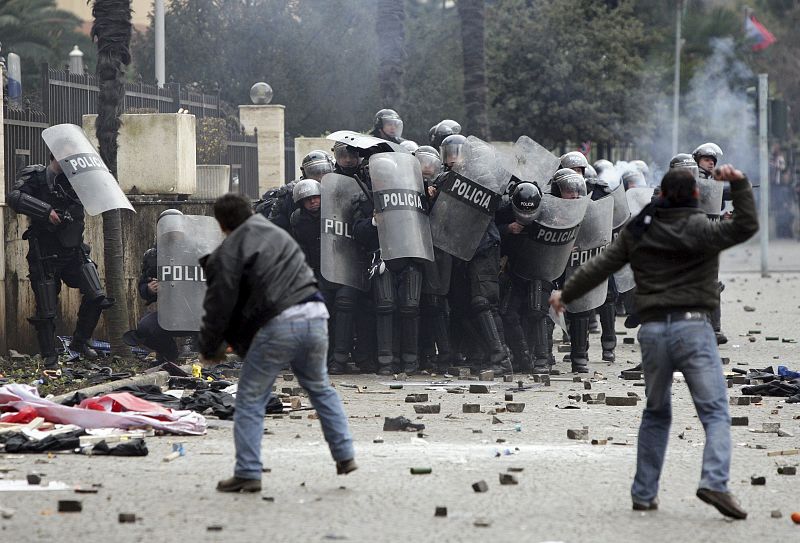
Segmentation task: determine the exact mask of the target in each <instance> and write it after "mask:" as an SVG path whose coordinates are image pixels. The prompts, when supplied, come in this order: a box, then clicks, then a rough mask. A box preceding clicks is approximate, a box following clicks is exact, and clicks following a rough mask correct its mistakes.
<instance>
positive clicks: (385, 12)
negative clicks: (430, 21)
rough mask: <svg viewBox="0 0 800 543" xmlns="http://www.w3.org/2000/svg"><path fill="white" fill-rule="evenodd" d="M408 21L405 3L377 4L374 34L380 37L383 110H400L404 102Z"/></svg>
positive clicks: (390, 0)
mask: <svg viewBox="0 0 800 543" xmlns="http://www.w3.org/2000/svg"><path fill="white" fill-rule="evenodd" d="M405 19H406V10H405V3H404V0H378V17H377V20H376V22H375V32H376V33H377V35H378V53H379V59H378V63H379V64H378V81H379V83H380V95H381V107H388V108H393V109H398V108H399V107H400V106H399V104H400V101H401V100H402V98H403V73H404V71H405V62H406V50H405V40H406V30H405Z"/></svg>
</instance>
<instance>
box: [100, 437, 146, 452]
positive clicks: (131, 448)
mask: <svg viewBox="0 0 800 543" xmlns="http://www.w3.org/2000/svg"><path fill="white" fill-rule="evenodd" d="M149 452H150V451H148V450H147V444H145V442H144V439H139V438H136V439H130V440H128V441H121V442H119V443H115V444H114V446H113V447H110V446H109V445H108V443H106V442H105V441H100V442H99V443H97V444H95V446H94V447H92V450H91V454H92V456H147V455H148V453H149Z"/></svg>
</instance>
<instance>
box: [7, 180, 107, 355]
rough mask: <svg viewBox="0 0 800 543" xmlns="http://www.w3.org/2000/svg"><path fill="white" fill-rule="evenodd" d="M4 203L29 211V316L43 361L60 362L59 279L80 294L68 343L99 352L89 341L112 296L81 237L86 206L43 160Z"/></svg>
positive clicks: (89, 352)
mask: <svg viewBox="0 0 800 543" xmlns="http://www.w3.org/2000/svg"><path fill="white" fill-rule="evenodd" d="M8 203H9V205H10V206H11V208H12V209H13V210H14V211H16V212H17V213H20V214H22V215H27V216H28V217H30V227H29V228H28V229H27V230H26V231H25V234H24V235H23V239H26V240H28V247H29V250H28V255H27V260H28V270H29V277H30V280H31V288H32V289H33V294H34V298H35V299H36V314H35V316H34V317H32V318H30V319H28V320H29V321H30V322H31V323H32V324H33V325H34V326H35V327H36V333H37V338H38V341H39V348H40V350H41V354H42V356H43V357H44V358H45V363H46V365H48V366H51V367H53V366H55V365H56V364H57V362H58V358H57V355H56V348H55V316H56V310H57V309H56V308H57V305H58V294H59V292H60V291H61V282H62V281H63V282H64V283H65V284H66V285H67V286H68V287H70V288H78V289H80V291H81V294H82V295H83V298H82V300H81V305H80V308H79V309H78V322H77V324H76V326H75V331H74V333H73V339H72V344H71V345H70V348H71V349H72V350H74V351H77V352H79V353H81V354H83V355H84V356H86V357H87V358H95V357H96V356H97V353H96V352H94V350H92V349H91V348H90V347H89V344H88V342H89V339H90V338H91V336H92V333H93V332H94V329H95V327H96V326H97V322H98V321H99V319H100V313H101V312H102V310H103V309H105V308H107V307H110V306H111V304H112V303H113V300H110V299H109V298H106V295H105V292H104V291H103V290H102V288H101V286H100V278H99V276H98V275H97V266H96V265H95V263H94V262H92V261H91V259H90V258H89V251H90V248H89V246H88V245H86V244H85V243H84V242H83V230H84V210H83V205H82V204H81V202H80V200H79V199H78V197H77V195H76V194H75V191H74V190H73V188H72V185H70V183H69V180H68V179H67V177H66V176H65V175H64V174H63V173H60V174H55V172H53V171H52V170H51V169H50V168H45V167H44V166H41V165H36V166H29V167H27V168H25V169H24V170H22V172H21V176H20V179H19V180H18V181H17V182H16V183H15V184H14V190H12V191H11V193H10V194H9V196H8ZM51 211H55V212H56V213H57V214H58V216H59V217H60V219H61V223H60V224H58V225H54V224H52V223H51V221H50V213H51Z"/></svg>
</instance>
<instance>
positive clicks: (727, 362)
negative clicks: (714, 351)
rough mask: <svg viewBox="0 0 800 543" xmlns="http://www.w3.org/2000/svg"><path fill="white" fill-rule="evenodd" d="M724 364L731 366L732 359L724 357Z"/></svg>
mask: <svg viewBox="0 0 800 543" xmlns="http://www.w3.org/2000/svg"><path fill="white" fill-rule="evenodd" d="M722 363H723V364H730V363H731V359H730V358H728V357H727V356H723V357H722Z"/></svg>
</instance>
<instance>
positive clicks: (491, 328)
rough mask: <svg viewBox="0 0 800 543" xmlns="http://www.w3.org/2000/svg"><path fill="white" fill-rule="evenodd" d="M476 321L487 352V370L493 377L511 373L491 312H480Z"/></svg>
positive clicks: (509, 362) (509, 363)
mask: <svg viewBox="0 0 800 543" xmlns="http://www.w3.org/2000/svg"><path fill="white" fill-rule="evenodd" d="M476 320H477V321H478V327H479V328H480V331H481V335H482V336H483V341H484V343H485V345H486V349H487V350H488V352H489V364H488V366H489V367H488V369H491V370H492V371H493V372H494V373H495V375H505V374H509V373H512V367H511V361H510V360H509V358H508V354H507V353H506V350H505V348H504V347H503V342H502V341H501V339H500V332H498V330H497V324H496V323H495V320H494V316H493V315H492V312H491V311H481V312H480V313H478V315H477V317H476Z"/></svg>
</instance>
